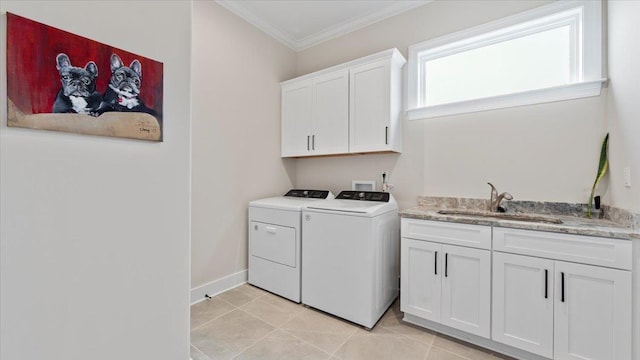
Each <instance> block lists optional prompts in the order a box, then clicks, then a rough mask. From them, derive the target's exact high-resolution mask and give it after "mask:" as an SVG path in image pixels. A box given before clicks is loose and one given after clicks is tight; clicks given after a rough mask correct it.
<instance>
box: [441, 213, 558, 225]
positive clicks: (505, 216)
mask: <svg viewBox="0 0 640 360" xmlns="http://www.w3.org/2000/svg"><path fill="white" fill-rule="evenodd" d="M438 214H442V215H461V216H473V217H482V218H494V219H502V220H514V221H526V222H537V223H546V224H562V220H560V219H558V218H554V217H551V216H540V215H534V214H523V213H515V214H514V213H498V212H490V211H482V210H440V211H438Z"/></svg>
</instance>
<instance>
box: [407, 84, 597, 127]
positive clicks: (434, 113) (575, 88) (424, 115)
mask: <svg viewBox="0 0 640 360" xmlns="http://www.w3.org/2000/svg"><path fill="white" fill-rule="evenodd" d="M606 81H607V79H600V80H595V81H585V82H581V83H576V84H570V85H563V86H556V87H551V88H546V89H539V90H531V91H525V92H520V93H514V94H508V95H500V96H493V97H488V98H482V99H474V100H467V101H460V102H455V103H449V104H441V105H434V106H427V107H421V108H415V109H409V110H407V119H409V120H419V119H428V118H433V117H439V116H449V115H457V114H466V113H472V112H479V111H487V110H495V109H504V108H510V107H517V106H525V105H534V104H543V103H548V102H554V101H564V100H571V99H580V98H585V97H592V96H599V95H600V92H601V90H602V85H603V84H604V83H605V82H606Z"/></svg>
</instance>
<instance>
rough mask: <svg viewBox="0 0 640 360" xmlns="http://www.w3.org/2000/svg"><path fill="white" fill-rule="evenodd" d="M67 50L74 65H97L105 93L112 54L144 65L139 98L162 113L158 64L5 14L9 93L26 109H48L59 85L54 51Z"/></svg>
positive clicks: (28, 111)
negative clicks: (90, 62) (92, 63)
mask: <svg viewBox="0 0 640 360" xmlns="http://www.w3.org/2000/svg"><path fill="white" fill-rule="evenodd" d="M59 53H65V54H67V55H68V56H69V58H70V59H71V64H72V65H73V66H77V67H82V68H84V67H85V65H86V64H87V63H88V62H89V61H93V62H95V63H96V65H97V66H98V77H97V79H96V89H97V90H98V91H99V92H100V93H102V94H104V92H105V90H106V89H107V86H108V84H109V79H110V78H111V67H110V58H111V54H114V53H115V54H117V55H118V56H120V58H121V59H122V61H123V62H124V64H125V65H126V66H129V64H131V62H132V61H133V60H135V59H138V61H140V64H141V65H142V87H141V91H140V96H139V97H140V98H141V99H142V101H143V102H144V103H145V104H146V105H147V107H149V108H152V109H153V110H155V111H156V112H157V113H158V116H159V117H160V118H162V63H161V62H158V61H155V60H151V59H148V58H146V57H144V56H140V55H136V54H133V53H131V52H128V51H124V50H121V49H118V48H115V47H113V46H109V45H105V44H102V43H99V42H97V41H93V40H90V39H87V38H85V37H82V36H78V35H74V34H71V33H69V32H66V31H63V30H59V29H56V28H53V27H50V26H47V25H44V24H41V23H39V22H36V21H33V20H29V19H26V18H23V17H21V16H18V15H15V14H11V13H7V94H8V97H9V99H11V101H12V102H13V103H14V104H15V105H16V106H17V107H18V109H20V110H21V111H22V112H24V113H25V114H38V113H50V112H52V108H53V103H54V101H55V98H56V94H57V92H58V90H60V88H61V87H62V86H61V82H60V74H59V72H58V69H57V68H56V56H57V55H58V54H59Z"/></svg>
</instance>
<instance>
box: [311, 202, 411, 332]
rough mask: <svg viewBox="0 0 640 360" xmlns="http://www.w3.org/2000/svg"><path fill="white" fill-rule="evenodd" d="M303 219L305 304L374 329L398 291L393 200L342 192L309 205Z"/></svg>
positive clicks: (397, 225)
mask: <svg viewBox="0 0 640 360" xmlns="http://www.w3.org/2000/svg"><path fill="white" fill-rule="evenodd" d="M302 218H303V220H302V238H303V241H302V264H303V265H304V266H303V267H302V303H303V304H305V305H308V306H311V307H313V308H316V309H319V310H322V311H325V312H327V313H330V314H333V315H335V316H338V317H341V318H343V319H346V320H349V321H351V322H354V323H356V324H360V325H362V326H364V327H365V328H368V329H371V328H373V326H374V325H375V324H376V322H377V321H378V320H379V319H380V317H381V316H382V314H384V312H385V311H386V310H387V309H388V308H389V306H390V305H391V303H392V302H393V301H394V300H395V299H396V298H397V297H398V292H399V274H400V269H399V251H400V249H399V247H400V218H399V217H398V205H397V203H396V201H395V199H394V198H393V196H391V194H389V193H386V192H373V191H371V192H369V191H342V192H340V194H338V196H336V198H335V199H333V200H322V201H318V202H314V203H311V204H308V205H307V206H306V208H305V209H304V210H303V211H302Z"/></svg>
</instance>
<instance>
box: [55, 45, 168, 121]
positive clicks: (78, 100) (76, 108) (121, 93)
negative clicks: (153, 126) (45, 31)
mask: <svg viewBox="0 0 640 360" xmlns="http://www.w3.org/2000/svg"><path fill="white" fill-rule="evenodd" d="M110 62H111V78H110V80H109V85H108V87H107V89H106V90H104V91H103V92H100V91H98V89H96V79H97V78H98V75H99V72H98V66H97V65H96V63H95V62H93V61H89V62H88V63H87V64H86V65H85V66H84V68H82V67H78V66H73V65H72V64H71V59H69V57H68V56H67V54H64V53H60V54H58V56H56V67H57V69H58V71H59V73H60V82H61V83H62V87H61V88H60V90H59V91H58V93H57V95H56V99H55V102H54V104H53V110H52V112H53V113H77V114H88V115H91V116H100V115H102V114H103V113H105V112H109V111H122V112H143V113H147V114H150V115H152V116H154V117H155V116H157V114H156V112H155V111H154V110H153V109H150V108H148V107H147V106H146V105H145V104H144V102H143V101H142V99H140V98H139V97H138V96H139V95H140V89H141V85H142V65H140V61H138V60H137V59H136V60H133V61H132V62H131V64H130V65H129V66H125V65H124V64H123V62H122V60H121V59H120V57H119V56H118V55H117V54H112V55H111V59H110Z"/></svg>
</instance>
